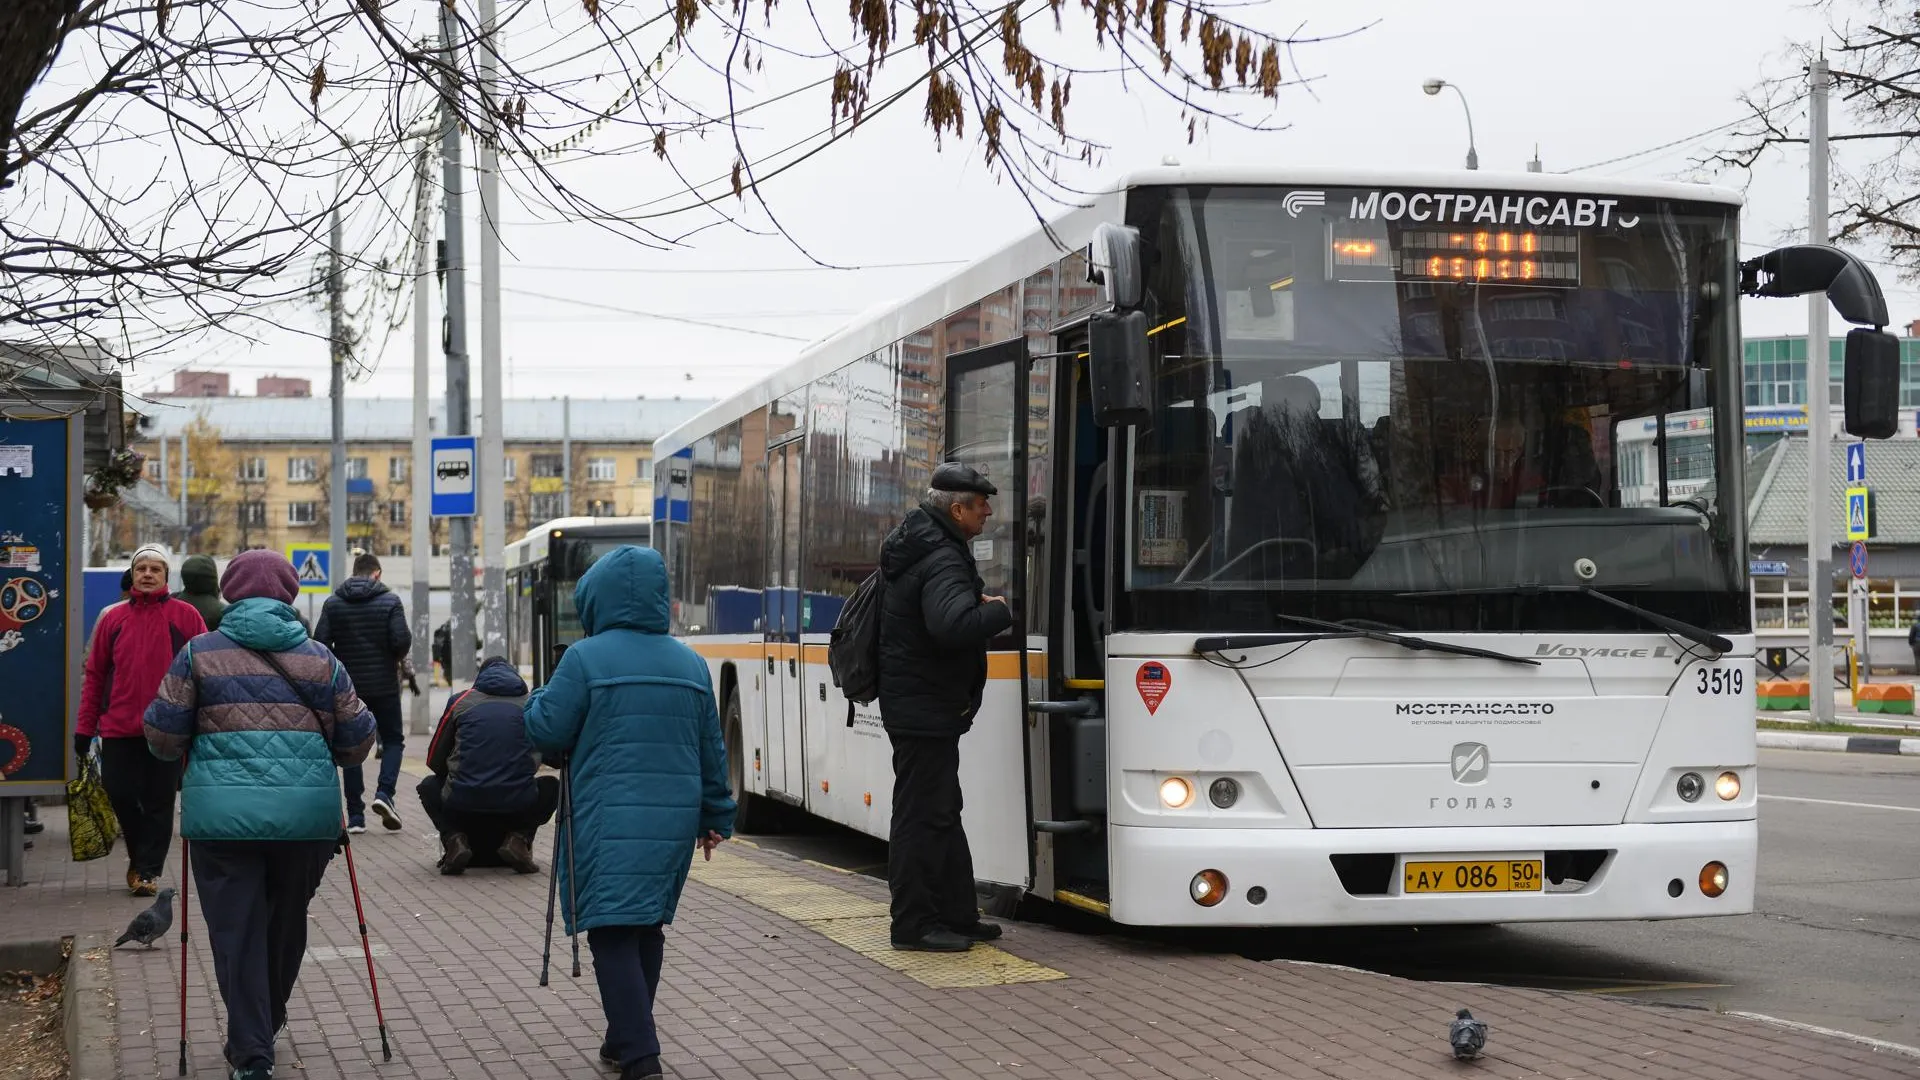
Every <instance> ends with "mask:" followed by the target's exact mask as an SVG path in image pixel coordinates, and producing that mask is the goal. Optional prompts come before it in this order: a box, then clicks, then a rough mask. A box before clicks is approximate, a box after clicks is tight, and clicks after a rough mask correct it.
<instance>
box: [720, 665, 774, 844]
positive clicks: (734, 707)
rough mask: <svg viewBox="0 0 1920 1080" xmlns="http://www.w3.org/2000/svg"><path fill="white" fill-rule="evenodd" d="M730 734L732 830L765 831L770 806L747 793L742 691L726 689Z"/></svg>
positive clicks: (732, 688) (728, 756)
mask: <svg viewBox="0 0 1920 1080" xmlns="http://www.w3.org/2000/svg"><path fill="white" fill-rule="evenodd" d="M721 723H722V724H723V725H724V726H725V728H726V733H727V783H728V784H729V785H730V786H731V787H732V788H733V803H734V811H733V831H735V832H739V833H753V832H766V831H767V827H768V825H769V821H768V814H767V811H768V809H769V807H768V806H767V804H766V803H765V801H763V800H762V799H761V798H760V796H758V795H754V794H751V793H750V792H748V791H747V754H746V740H745V739H744V738H742V737H741V736H742V734H743V729H742V727H741V724H740V688H739V687H738V686H735V687H731V688H729V689H728V690H727V712H726V715H725V716H724V717H722V718H721Z"/></svg>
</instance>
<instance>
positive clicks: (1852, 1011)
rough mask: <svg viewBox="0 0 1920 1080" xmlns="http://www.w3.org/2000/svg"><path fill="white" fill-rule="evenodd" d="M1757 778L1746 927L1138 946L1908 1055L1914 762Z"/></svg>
mask: <svg viewBox="0 0 1920 1080" xmlns="http://www.w3.org/2000/svg"><path fill="white" fill-rule="evenodd" d="M1760 766H1761V772H1760V792H1761V796H1760V797H1761V806H1760V887H1759V898H1758V903H1757V905H1756V907H1757V910H1756V911H1755V912H1754V913H1753V914H1752V915H1741V916H1734V917H1730V918H1724V919H1694V920H1686V921H1680V922H1642V923H1598V924H1551V923H1548V924H1519V925H1510V926H1494V927H1487V928H1471V929H1449V928H1439V929H1435V928H1426V929H1414V928H1404V929H1356V930H1337V931H1273V932H1261V933H1255V934H1251V935H1250V934H1247V933H1245V932H1236V933H1234V934H1231V935H1226V934H1197V933H1159V932H1155V933H1154V934H1153V935H1152V936H1154V937H1155V938H1156V939H1159V940H1166V941H1170V942H1174V943H1178V944H1181V945H1184V946H1186V947H1189V948H1193V949H1196V950H1210V951H1211V950H1217V951H1231V952H1238V953H1241V954H1243V955H1246V956H1250V957H1253V958H1255V959H1295V960H1310V961H1315V962H1319V963H1333V964H1343V965H1347V966H1350V967H1358V968H1365V969H1370V970H1375V971H1381V972H1386V973H1390V974H1395V975H1402V976H1406V977H1409V978H1417V979H1426V980H1434V981H1445V982H1467V983H1473V982H1487V983H1500V984H1506V985H1515V986H1533V987H1542V988H1549V989H1561V990H1569V991H1576V992H1583V993H1601V994H1610V995H1618V996H1624V997H1633V998H1639V999H1643V1000H1648V1001H1659V1002H1665V1003H1669V1004H1679V1005H1689V1006H1696V1007H1703V1008H1712V1009H1720V1010H1726V1011H1736V1012H1756V1013H1764V1014H1766V1015H1768V1016H1774V1017H1779V1018H1782V1019H1786V1020H1793V1021H1798V1022H1801V1023H1807V1024H1815V1025H1819V1026H1821V1027H1827V1028H1834V1029H1837V1030H1840V1031H1847V1032H1851V1033H1854V1034H1858V1035H1866V1036H1871V1037H1873V1038H1878V1039H1887V1040H1891V1041H1893V1042H1898V1043H1903V1044H1906V1045H1908V1046H1916V1047H1920V758H1916V757H1910V756H1909V757H1895V756H1882V755H1876V754H1835V753H1814V752H1802V751H1790V750H1763V751H1761V757H1760ZM754 839H755V840H756V841H757V842H759V843H762V844H764V845H765V846H768V847H773V848H777V849H780V850H784V851H787V852H789V853H791V854H794V855H797V856H800V857H802V858H808V859H814V860H816V861H819V862H824V863H828V864H830V865H835V866H840V867H844V868H847V869H852V870H857V871H859V872H862V873H868V874H874V875H876V876H880V877H884V876H885V873H886V865H885V863H886V845H885V844H883V843H881V842H879V841H875V840H872V839H870V838H867V837H862V836H858V835H855V834H852V833H848V832H845V831H843V830H838V829H835V828H831V827H824V826H822V827H812V828H803V829H800V830H796V831H790V832H787V833H784V834H782V835H778V836H763V837H755V838H754ZM1043 910H1045V911H1048V912H1049V913H1051V912H1052V911H1053V910H1054V909H1043ZM1049 917H1051V914H1050V915H1049ZM1058 921H1062V922H1064V923H1065V924H1067V925H1071V926H1073V927H1075V928H1076V929H1081V930H1084V931H1085V932H1088V933H1109V932H1114V931H1113V930H1112V928H1110V927H1108V926H1106V924H1103V923H1099V922H1097V921H1095V920H1091V919H1082V918H1081V917H1079V916H1078V915H1077V913H1072V912H1059V913H1058ZM1125 932H1127V933H1139V932H1138V931H1131V930H1129V931H1125Z"/></svg>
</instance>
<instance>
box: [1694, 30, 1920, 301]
mask: <svg viewBox="0 0 1920 1080" xmlns="http://www.w3.org/2000/svg"><path fill="white" fill-rule="evenodd" d="M1824 6H1825V7H1826V10H1827V12H1828V15H1829V17H1830V21H1831V24H1832V25H1831V28H1830V30H1829V34H1828V38H1827V43H1826V46H1825V50H1824V51H1825V55H1826V58H1827V64H1828V67H1829V69H1830V71H1831V73H1832V80H1833V81H1832V85H1831V88H1830V90H1829V95H1830V103H1831V104H1830V118H1829V121H1828V129H1829V132H1830V134H1829V135H1828V140H1829V142H1830V143H1831V144H1832V150H1831V153H1832V158H1831V164H1830V166H1829V172H1830V175H1831V177H1832V180H1833V185H1834V196H1835V197H1834V199H1833V202H1832V217H1831V223H1830V225H1829V227H1828V239H1829V240H1830V241H1832V242H1838V243H1846V242H1848V241H1853V242H1861V241H1868V242H1876V243H1878V244H1879V245H1882V246H1884V247H1885V248H1886V250H1888V251H1890V252H1891V253H1892V257H1893V261H1894V263H1895V266H1896V268H1897V269H1898V270H1899V272H1900V274H1901V276H1902V277H1904V278H1906V279H1908V280H1920V143H1916V142H1915V139H1916V138H1920V9H1916V8H1915V7H1914V6H1913V5H1912V4H1903V3H1888V2H1885V0H1835V2H1830V3H1827V4H1826V5H1824ZM1791 55H1792V57H1793V60H1794V61H1795V63H1793V64H1792V65H1791V67H1792V70H1791V71H1787V70H1783V71H1782V72H1781V75H1780V77H1778V78H1777V79H1774V80H1772V81H1770V82H1768V83H1766V84H1764V85H1762V86H1760V87H1759V88H1757V89H1755V90H1754V91H1752V92H1750V93H1749V94H1747V95H1746V97H1745V99H1744V100H1745V104H1746V105H1747V107H1748V108H1749V110H1750V111H1751V113H1752V116H1751V118H1750V119H1749V120H1748V121H1747V122H1745V123H1743V124H1742V125H1740V127H1739V128H1738V130H1737V131H1736V132H1735V133H1734V134H1733V135H1732V136H1731V137H1729V139H1728V140H1727V147H1726V148H1725V149H1723V150H1721V151H1719V152H1717V153H1714V154H1712V155H1710V156H1709V157H1708V158H1706V159H1705V160H1704V163H1705V164H1708V165H1711V166H1716V167H1722V168H1726V167H1731V168H1736V169H1748V168H1751V167H1753V165H1754V164H1755V163H1756V162H1758V161H1759V160H1760V158H1761V157H1762V156H1763V155H1765V154H1766V153H1767V151H1768V150H1769V149H1771V148H1774V147H1778V146H1793V147H1794V148H1795V149H1794V153H1796V154H1800V153H1804V152H1805V148H1806V144H1807V105H1808V89H1807V66H1808V65H1810V64H1811V63H1812V61H1813V59H1814V57H1815V56H1816V55H1817V53H1816V50H1815V49H1813V48H1798V49H1796V50H1794V51H1793V53H1792V54H1791ZM1782 66H1783V68H1785V67H1786V66H1787V65H1782Z"/></svg>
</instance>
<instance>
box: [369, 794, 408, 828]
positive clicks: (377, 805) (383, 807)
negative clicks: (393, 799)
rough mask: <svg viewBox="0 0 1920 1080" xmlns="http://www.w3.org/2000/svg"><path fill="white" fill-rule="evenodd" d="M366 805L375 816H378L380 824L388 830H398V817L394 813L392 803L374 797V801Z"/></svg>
mask: <svg viewBox="0 0 1920 1080" xmlns="http://www.w3.org/2000/svg"><path fill="white" fill-rule="evenodd" d="M367 805H368V807H369V808H371V809H372V810H373V812H374V813H375V814H378V815H379V816H380V824H382V825H385V826H386V827H387V828H389V829H398V828H399V827H400V815H399V814H398V813H396V812H395V811H394V809H393V804H392V803H390V802H388V801H387V800H385V799H382V798H378V797H375V798H374V800H373V801H372V802H371V803H368V804H367Z"/></svg>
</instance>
